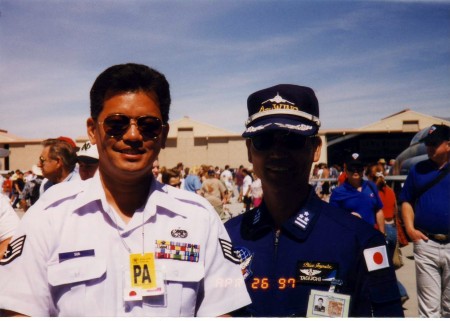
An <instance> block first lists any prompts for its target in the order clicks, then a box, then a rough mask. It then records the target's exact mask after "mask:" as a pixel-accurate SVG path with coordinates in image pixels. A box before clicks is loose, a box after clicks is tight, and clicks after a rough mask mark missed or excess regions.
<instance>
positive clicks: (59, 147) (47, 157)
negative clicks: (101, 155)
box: [38, 136, 80, 195]
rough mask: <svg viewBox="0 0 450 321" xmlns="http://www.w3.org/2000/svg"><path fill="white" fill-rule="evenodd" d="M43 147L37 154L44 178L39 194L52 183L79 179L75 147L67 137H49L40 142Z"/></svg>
mask: <svg viewBox="0 0 450 321" xmlns="http://www.w3.org/2000/svg"><path fill="white" fill-rule="evenodd" d="M42 145H43V146H44V148H43V149H42V152H41V156H39V164H38V166H39V167H40V168H41V171H42V175H43V177H44V180H43V182H42V184H41V188H40V195H42V194H43V193H44V192H45V191H46V190H47V189H49V188H50V187H52V186H53V185H56V184H59V183H61V182H68V181H71V180H78V179H80V175H79V174H78V172H77V170H76V168H75V166H76V164H77V148H76V145H75V143H74V142H73V140H71V139H70V138H68V137H64V136H61V137H58V138H49V139H46V140H44V141H43V142H42Z"/></svg>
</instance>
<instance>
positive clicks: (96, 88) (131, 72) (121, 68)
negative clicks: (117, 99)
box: [90, 63, 171, 124]
mask: <svg viewBox="0 0 450 321" xmlns="http://www.w3.org/2000/svg"><path fill="white" fill-rule="evenodd" d="M137 91H144V92H146V93H154V94H156V96H157V97H158V103H159V109H160V111H161V115H162V118H163V119H162V121H163V123H165V124H167V122H168V121H169V109H170V103H171V98H170V89H169V83H168V82H167V80H166V77H165V76H164V75H163V74H162V73H160V72H159V71H157V70H155V69H152V68H150V67H148V66H145V65H140V64H135V63H127V64H121V65H114V66H111V67H109V68H107V69H106V70H105V71H103V72H102V73H101V74H100V75H99V76H98V77H97V79H96V80H95V81H94V84H93V85H92V88H91V92H90V99H91V117H92V118H94V119H97V118H98V115H99V114H100V113H101V112H102V110H103V103H104V101H105V99H107V98H108V97H112V96H113V95H115V94H118V93H123V92H137Z"/></svg>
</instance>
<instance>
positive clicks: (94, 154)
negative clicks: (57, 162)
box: [77, 141, 98, 181]
mask: <svg viewBox="0 0 450 321" xmlns="http://www.w3.org/2000/svg"><path fill="white" fill-rule="evenodd" d="M77 159H78V172H79V173H80V178H81V179H82V180H83V181H84V180H86V179H88V178H91V177H93V176H94V175H95V172H96V171H97V168H98V150H97V146H96V145H92V144H91V143H90V142H89V141H87V142H85V143H84V145H83V146H82V147H81V148H80V150H79V151H78V152H77Z"/></svg>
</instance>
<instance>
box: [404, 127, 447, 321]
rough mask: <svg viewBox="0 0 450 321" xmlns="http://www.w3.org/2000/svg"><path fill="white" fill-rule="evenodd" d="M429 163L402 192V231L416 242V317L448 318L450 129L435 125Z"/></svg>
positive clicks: (429, 137) (428, 139) (414, 169)
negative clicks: (417, 306) (417, 310)
mask: <svg viewBox="0 0 450 321" xmlns="http://www.w3.org/2000/svg"><path fill="white" fill-rule="evenodd" d="M420 142H423V143H425V146H426V149H427V154H428V159H426V160H424V161H421V162H419V163H417V164H415V165H414V166H413V167H412V168H411V169H410V171H409V173H408V176H407V177H406V181H405V184H404V185H403V189H402V191H401V194H400V202H401V204H402V217H403V222H404V224H405V229H406V233H407V234H408V236H409V238H410V240H411V241H412V242H413V244H414V262H415V264H416V282H417V298H418V303H419V316H420V317H427V318H449V317H450V203H449V195H450V175H449V171H450V169H449V158H450V130H449V127H448V126H447V125H439V124H434V125H432V126H431V127H430V129H429V131H428V133H427V136H425V138H423V139H422V140H421V141H420Z"/></svg>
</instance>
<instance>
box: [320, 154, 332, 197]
mask: <svg viewBox="0 0 450 321" xmlns="http://www.w3.org/2000/svg"><path fill="white" fill-rule="evenodd" d="M328 178H330V170H329V169H328V165H327V164H325V163H320V164H319V179H328ZM320 185H321V188H320V198H321V199H323V200H324V201H326V202H328V200H329V199H330V182H329V181H322V182H320Z"/></svg>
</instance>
